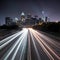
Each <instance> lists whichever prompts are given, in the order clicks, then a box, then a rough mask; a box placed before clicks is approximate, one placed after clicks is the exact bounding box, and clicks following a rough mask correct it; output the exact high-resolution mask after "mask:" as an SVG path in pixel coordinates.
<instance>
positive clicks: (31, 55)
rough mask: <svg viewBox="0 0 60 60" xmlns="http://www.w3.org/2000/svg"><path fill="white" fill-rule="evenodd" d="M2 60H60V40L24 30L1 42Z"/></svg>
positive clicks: (0, 53) (32, 30)
mask: <svg viewBox="0 0 60 60" xmlns="http://www.w3.org/2000/svg"><path fill="white" fill-rule="evenodd" d="M0 60H60V39H56V37H55V38H54V37H52V35H49V34H45V33H44V32H41V31H37V30H34V29H32V28H23V30H22V31H19V32H17V33H15V34H13V35H11V36H9V37H7V38H5V39H3V40H1V41H0Z"/></svg>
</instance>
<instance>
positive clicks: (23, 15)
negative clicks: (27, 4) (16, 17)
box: [21, 12, 25, 22]
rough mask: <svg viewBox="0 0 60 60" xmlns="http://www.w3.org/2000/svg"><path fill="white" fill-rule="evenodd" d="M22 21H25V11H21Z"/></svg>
mask: <svg viewBox="0 0 60 60" xmlns="http://www.w3.org/2000/svg"><path fill="white" fill-rule="evenodd" d="M21 21H22V22H25V14H24V12H22V13H21Z"/></svg>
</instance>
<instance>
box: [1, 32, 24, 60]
mask: <svg viewBox="0 0 60 60" xmlns="http://www.w3.org/2000/svg"><path fill="white" fill-rule="evenodd" d="M23 33H24V32H23ZM22 38H23V34H22V35H21V36H20V38H19V39H18V40H17V41H16V42H15V43H14V45H13V46H12V47H11V48H10V49H9V50H8V51H7V53H6V54H5V55H4V56H3V57H2V59H1V60H7V59H8V57H9V56H10V54H11V53H12V52H13V50H14V49H15V48H16V46H17V45H18V44H19V42H20V41H21V39H22Z"/></svg>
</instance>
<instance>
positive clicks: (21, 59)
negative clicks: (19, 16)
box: [19, 32, 28, 60]
mask: <svg viewBox="0 0 60 60" xmlns="http://www.w3.org/2000/svg"><path fill="white" fill-rule="evenodd" d="M27 34H28V32H27ZM27 34H26V36H25V37H24V40H23V48H22V51H21V55H20V58H19V60H25V59H24V57H25V52H26V46H27Z"/></svg>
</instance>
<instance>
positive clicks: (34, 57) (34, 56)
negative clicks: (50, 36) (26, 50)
mask: <svg viewBox="0 0 60 60" xmlns="http://www.w3.org/2000/svg"><path fill="white" fill-rule="evenodd" d="M33 38H34V37H33ZM34 42H35V45H36V47H37V50H38V53H39V57H40V58H41V60H50V59H49V58H48V56H47V55H46V53H45V52H44V51H43V49H42V48H41V46H40V44H39V43H38V41H37V40H36V39H35V38H34ZM31 60H39V59H38V56H37V54H36V51H35V48H34V45H33V42H32V36H31Z"/></svg>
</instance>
